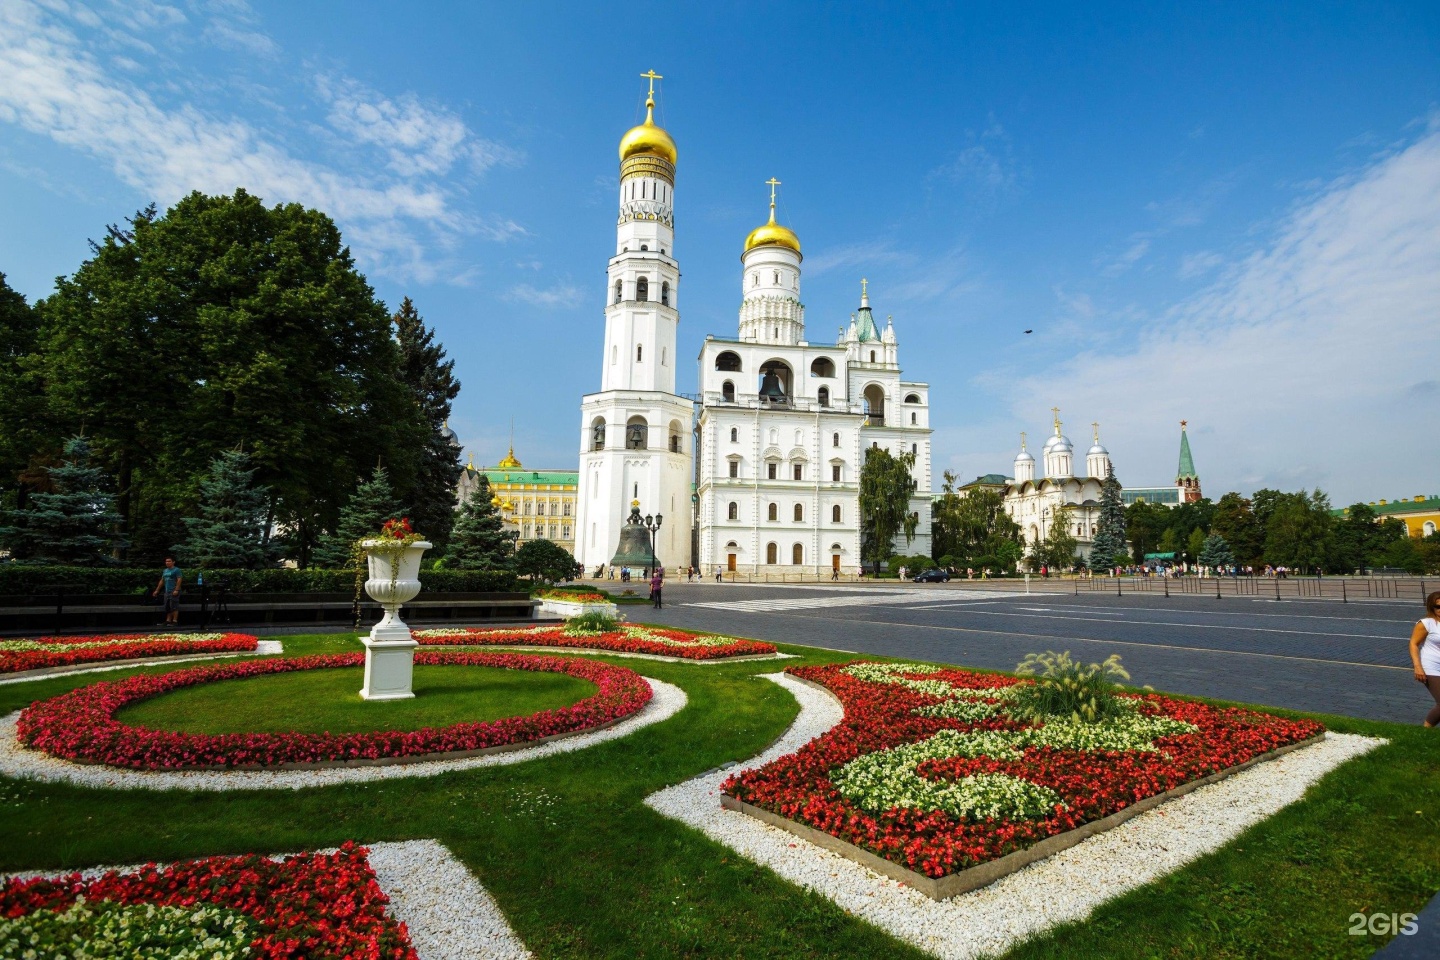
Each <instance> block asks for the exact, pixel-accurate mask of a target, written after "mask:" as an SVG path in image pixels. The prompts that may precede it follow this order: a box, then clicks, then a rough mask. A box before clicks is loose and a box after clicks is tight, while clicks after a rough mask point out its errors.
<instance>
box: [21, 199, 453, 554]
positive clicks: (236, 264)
mask: <svg viewBox="0 0 1440 960" xmlns="http://www.w3.org/2000/svg"><path fill="white" fill-rule="evenodd" d="M93 251H94V253H93V256H91V257H90V259H88V260H86V261H85V262H84V263H83V264H81V266H80V268H79V269H78V270H76V271H75V273H74V274H73V275H72V276H70V277H62V278H60V279H59V280H58V281H57V283H56V290H55V293H54V294H53V295H52V296H50V297H48V298H46V299H45V300H43V301H41V303H39V304H38V305H37V309H38V310H39V312H40V316H41V331H40V337H39V346H40V354H41V356H42V357H43V362H42V364H41V369H40V374H41V375H42V376H43V382H44V384H45V395H46V402H47V404H48V405H49V407H50V408H51V409H52V411H53V415H54V416H55V417H57V418H58V419H60V420H61V421H62V422H63V423H64V424H67V425H69V426H70V427H71V428H72V429H73V428H77V427H79V426H80V425H82V424H84V425H85V426H86V427H87V428H88V429H90V430H91V431H93V444H94V447H95V453H96V458H97V461H99V462H100V463H101V464H103V465H104V466H105V467H106V468H107V469H108V471H109V472H110V473H111V474H112V475H113V476H114V477H115V478H116V483H117V496H116V507H117V509H118V511H119V512H120V514H121V515H122V516H123V517H124V524H125V526H124V529H125V530H126V531H127V532H129V533H130V539H131V540H133V541H134V544H135V546H134V552H135V553H136V554H138V555H140V556H146V557H150V558H153V557H154V556H156V555H158V554H159V553H160V552H163V551H164V550H167V549H169V546H170V544H172V543H174V542H175V541H176V540H177V539H180V538H181V537H182V536H183V525H182V523H181V518H182V517H184V516H186V515H187V514H191V515H193V504H194V501H195V497H196V495H197V493H198V487H199V478H200V477H201V476H203V475H204V474H205V473H206V472H207V470H208V469H209V465H210V461H211V460H212V459H213V458H214V457H215V456H216V455H217V454H219V453H220V452H222V451H224V450H233V449H237V448H241V447H242V445H243V449H245V450H248V451H249V452H250V455H251V460H252V463H253V464H254V465H255V467H256V468H257V471H256V480H257V483H258V484H259V485H261V486H263V487H265V488H266V489H268V490H269V491H270V492H271V502H270V504H269V505H268V506H267V511H266V512H267V517H266V519H267V520H277V521H279V522H281V524H283V526H285V527H286V528H287V529H288V530H289V531H290V535H291V537H292V538H293V540H294V542H295V544H296V549H297V551H298V554H297V556H298V558H299V559H300V560H301V561H302V563H303V562H305V561H306V560H307V559H308V557H307V554H308V551H309V549H310V547H311V546H312V545H313V544H314V542H315V541H316V539H317V538H318V537H319V535H320V532H321V531H322V530H325V529H332V528H333V527H334V525H335V522H336V519H337V517H338V514H339V509H340V506H341V504H342V503H343V502H344V501H345V499H346V497H347V494H349V493H350V491H351V490H352V489H353V486H354V484H355V480H356V478H357V477H358V476H360V475H361V474H362V471H364V470H365V469H366V468H368V465H369V464H372V463H375V462H377V460H380V459H383V461H384V462H385V464H386V465H387V467H388V468H389V471H390V474H391V478H392V479H393V480H394V482H395V483H397V484H398V485H400V486H401V487H402V488H405V489H409V487H410V485H411V484H412V483H413V482H414V477H415V474H416V469H417V463H418V460H419V454H420V451H421V450H422V448H423V446H424V432H423V431H424V429H425V428H424V424H423V421H422V417H421V414H420V411H419V409H418V408H417V407H416V404H415V403H414V401H413V399H412V398H411V395H410V392H409V391H408V390H407V389H406V387H405V384H404V383H403V382H402V381H401V379H400V376H399V355H398V347H397V345H396V342H395V340H394V338H393V337H392V336H391V321H390V315H389V313H388V311H387V310H386V309H385V307H384V305H383V304H381V303H379V302H378V301H377V300H376V299H375V295H374V291H373V290H372V289H371V287H370V285H369V284H368V283H367V282H366V280H365V278H364V277H363V276H362V275H361V274H360V273H359V271H357V270H356V268H355V264H354V262H353V260H352V259H351V256H350V252H349V250H348V248H347V247H346V246H345V245H344V243H343V241H342V239H341V236H340V231H339V230H338V229H337V228H336V226H335V224H334V222H333V221H331V219H330V218H329V217H328V216H326V215H325V214H324V213H321V212H319V211H317V210H310V209H306V208H305V207H302V206H300V205H299V204H284V205H279V206H275V207H266V206H265V205H264V203H263V202H262V201H261V200H260V199H259V198H257V197H254V196H251V195H250V194H248V193H246V192H245V191H244V190H237V191H236V192H235V194H234V195H233V196H222V197H210V196H205V195H203V194H200V193H192V194H190V195H189V196H187V197H185V198H183V199H181V200H180V201H179V202H178V203H176V204H175V205H174V206H173V207H171V208H170V209H169V210H167V211H166V212H165V213H164V214H163V215H160V214H158V213H157V212H156V210H155V209H154V208H153V207H151V208H149V209H146V210H142V211H140V212H139V213H137V214H136V215H135V216H134V217H133V218H132V219H131V220H130V221H129V225H128V228H127V229H119V228H114V227H112V228H111V229H110V230H109V231H108V234H107V236H106V237H105V238H104V239H103V240H102V241H101V242H99V243H96V244H94V245H93Z"/></svg>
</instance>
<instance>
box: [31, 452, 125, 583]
mask: <svg viewBox="0 0 1440 960" xmlns="http://www.w3.org/2000/svg"><path fill="white" fill-rule="evenodd" d="M46 475H47V476H46V479H47V486H48V489H47V490H45V491H43V492H36V493H32V494H31V495H30V498H29V502H28V504H27V505H26V507H25V509H23V510H16V511H13V512H12V513H11V515H10V516H11V520H12V524H13V525H12V526H9V527H6V528H5V530H4V533H5V538H6V540H7V541H9V542H10V544H11V546H12V549H14V551H15V552H16V553H17V554H19V555H20V556H22V557H25V558H27V559H31V560H45V561H49V562H51V563H60V564H72V565H75V566H96V565H99V564H105V563H109V562H111V560H112V556H111V554H112V552H113V551H114V550H115V549H117V548H118V547H120V546H121V545H122V543H123V541H121V539H120V537H119V536H118V535H117V533H116V527H117V526H118V524H119V522H120V516H119V514H117V513H116V512H115V510H114V506H113V503H114V501H113V499H112V498H111V496H110V494H109V493H108V492H107V491H106V490H105V488H104V483H105V473H104V471H103V470H101V469H99V468H98V467H93V466H91V465H90V444H89V443H88V442H87V441H86V439H85V438H84V437H71V438H70V439H69V440H67V441H65V459H64V461H63V462H62V463H61V465H60V466H58V467H50V468H49V469H48V470H47V471H46Z"/></svg>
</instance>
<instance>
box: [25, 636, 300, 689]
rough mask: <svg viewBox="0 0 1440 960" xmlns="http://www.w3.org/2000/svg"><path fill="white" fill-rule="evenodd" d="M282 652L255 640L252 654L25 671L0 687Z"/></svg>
mask: <svg viewBox="0 0 1440 960" xmlns="http://www.w3.org/2000/svg"><path fill="white" fill-rule="evenodd" d="M284 652H285V648H284V647H283V646H282V645H281V643H280V641H279V640H257V641H256V642H255V650H254V651H253V652H247V651H237V652H233V653H206V654H200V655H197V656H194V657H146V658H137V659H135V660H126V661H125V662H124V663H106V664H101V665H99V666H94V667H56V668H55V669H54V670H45V671H43V672H40V673H30V672H29V671H26V676H23V677H3V678H0V685H3V684H7V683H28V682H29V681H31V680H50V679H53V678H54V677H70V676H74V675H75V674H77V673H106V672H108V671H111V670H133V669H135V668H136V667H168V666H170V664H172V663H194V662H195V661H196V660H220V659H223V658H225V657H261V656H268V655H270V654H275V653H284Z"/></svg>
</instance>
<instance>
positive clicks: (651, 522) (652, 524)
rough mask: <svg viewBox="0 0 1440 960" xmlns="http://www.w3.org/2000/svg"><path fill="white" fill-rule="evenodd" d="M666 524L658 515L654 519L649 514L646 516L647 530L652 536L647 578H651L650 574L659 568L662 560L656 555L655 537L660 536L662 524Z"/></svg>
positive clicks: (646, 572)
mask: <svg viewBox="0 0 1440 960" xmlns="http://www.w3.org/2000/svg"><path fill="white" fill-rule="evenodd" d="M664 522H665V518H664V517H662V516H661V515H660V514H658V513H657V514H655V516H653V517H652V516H650V515H649V514H646V516H645V529H646V530H647V531H648V532H649V534H650V566H649V568H648V569H647V570H646V571H645V575H646V576H647V577H648V576H650V574H651V573H652V572H653V571H654V569H655V567H657V566H659V562H660V558H659V557H657V556H656V555H655V537H656V536H658V535H659V533H660V524H662V523H664Z"/></svg>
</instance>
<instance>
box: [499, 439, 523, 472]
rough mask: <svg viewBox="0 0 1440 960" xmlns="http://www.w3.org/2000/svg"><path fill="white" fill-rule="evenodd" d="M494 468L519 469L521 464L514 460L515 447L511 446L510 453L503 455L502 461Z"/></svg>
mask: <svg viewBox="0 0 1440 960" xmlns="http://www.w3.org/2000/svg"><path fill="white" fill-rule="evenodd" d="M495 466H497V467H500V468H501V469H502V470H518V469H520V466H521V464H520V461H519V460H516V459H515V447H514V446H513V445H512V446H511V447H510V452H509V453H507V454H505V457H504V459H502V460H501V461H500V462H499V463H497V464H495Z"/></svg>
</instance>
